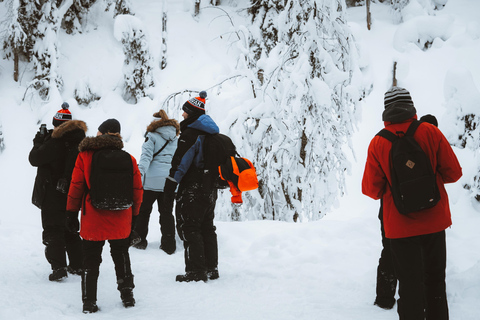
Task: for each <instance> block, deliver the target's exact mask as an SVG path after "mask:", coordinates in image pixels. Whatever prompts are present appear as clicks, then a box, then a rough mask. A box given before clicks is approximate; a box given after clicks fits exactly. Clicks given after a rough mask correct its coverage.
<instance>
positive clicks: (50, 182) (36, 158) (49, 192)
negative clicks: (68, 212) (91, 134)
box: [28, 120, 87, 210]
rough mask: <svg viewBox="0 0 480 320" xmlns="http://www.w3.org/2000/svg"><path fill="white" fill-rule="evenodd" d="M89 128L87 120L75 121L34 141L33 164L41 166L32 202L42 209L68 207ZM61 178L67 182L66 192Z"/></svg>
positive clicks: (30, 159)
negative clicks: (60, 182) (60, 188)
mask: <svg viewBox="0 0 480 320" xmlns="http://www.w3.org/2000/svg"><path fill="white" fill-rule="evenodd" d="M86 131H87V125H86V123H85V122H83V121H81V120H71V121H67V122H65V123H63V124H61V125H60V126H58V127H56V128H55V129H54V130H49V131H48V132H47V134H46V135H45V139H44V140H43V141H39V139H35V140H34V145H33V148H32V150H31V151H30V155H29V157H28V160H29V161H30V164H31V165H32V166H34V167H38V169H37V176H36V178H35V185H34V188H33V195H32V203H33V204H34V205H35V206H37V207H38V208H40V209H42V210H65V209H66V205H67V192H68V187H69V184H70V179H71V176H72V171H73V168H74V167H75V161H76V159H77V155H78V152H79V151H78V144H79V143H80V142H81V141H82V140H83V138H85V133H86ZM40 140H41V139H40ZM61 179H63V180H64V182H65V183H66V185H65V186H64V187H65V188H66V190H64V191H65V192H66V193H63V192H60V191H58V190H57V185H58V184H59V180H61Z"/></svg>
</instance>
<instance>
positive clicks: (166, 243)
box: [160, 236, 177, 254]
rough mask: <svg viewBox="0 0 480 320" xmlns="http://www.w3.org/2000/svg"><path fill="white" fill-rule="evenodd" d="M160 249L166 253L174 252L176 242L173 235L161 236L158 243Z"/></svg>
mask: <svg viewBox="0 0 480 320" xmlns="http://www.w3.org/2000/svg"><path fill="white" fill-rule="evenodd" d="M160 249H162V250H163V251H165V253H167V254H173V253H175V250H176V249H177V242H176V240H175V236H164V237H162V241H161V243H160Z"/></svg>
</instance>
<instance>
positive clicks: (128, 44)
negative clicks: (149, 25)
mask: <svg viewBox="0 0 480 320" xmlns="http://www.w3.org/2000/svg"><path fill="white" fill-rule="evenodd" d="M144 30H145V26H144V25H143V23H142V21H141V20H140V19H138V18H136V17H134V16H130V15H119V16H117V17H116V18H115V30H114V32H115V38H116V39H117V40H118V41H121V42H122V44H123V52H124V54H125V62H124V65H123V74H124V79H125V90H124V99H125V101H128V102H135V103H136V101H137V100H138V99H139V98H142V97H146V96H147V95H148V91H149V89H150V88H151V87H153V86H155V83H154V79H153V57H152V55H151V54H150V49H149V44H148V39H147V36H146V34H145V31H144Z"/></svg>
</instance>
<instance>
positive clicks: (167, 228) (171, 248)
mask: <svg viewBox="0 0 480 320" xmlns="http://www.w3.org/2000/svg"><path fill="white" fill-rule="evenodd" d="M157 205H158V212H159V213H160V218H159V223H160V231H161V233H162V239H161V241H160V249H162V250H163V251H165V252H166V253H167V254H172V253H174V252H175V250H176V247H177V244H176V242H175V218H174V217H173V214H172V213H171V212H168V211H166V210H165V206H164V198H163V192H157Z"/></svg>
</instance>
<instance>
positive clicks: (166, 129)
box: [147, 119, 180, 140]
mask: <svg viewBox="0 0 480 320" xmlns="http://www.w3.org/2000/svg"><path fill="white" fill-rule="evenodd" d="M147 132H157V133H159V134H160V135H161V136H162V138H163V139H165V140H173V139H174V138H175V137H176V136H178V135H179V134H180V125H179V124H178V121H177V120H174V119H168V120H163V119H161V120H156V121H152V122H151V123H150V124H149V125H148V127H147Z"/></svg>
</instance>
